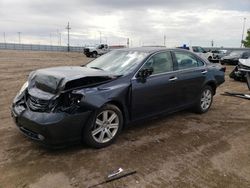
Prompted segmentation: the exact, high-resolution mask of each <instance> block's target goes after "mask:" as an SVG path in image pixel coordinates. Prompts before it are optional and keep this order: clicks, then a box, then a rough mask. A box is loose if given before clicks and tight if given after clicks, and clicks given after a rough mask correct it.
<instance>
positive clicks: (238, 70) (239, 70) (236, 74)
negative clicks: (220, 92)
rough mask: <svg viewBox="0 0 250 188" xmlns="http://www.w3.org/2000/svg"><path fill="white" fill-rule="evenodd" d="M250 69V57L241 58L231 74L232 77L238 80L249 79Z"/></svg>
mask: <svg viewBox="0 0 250 188" xmlns="http://www.w3.org/2000/svg"><path fill="white" fill-rule="evenodd" d="M249 70H250V59H240V60H239V64H238V65H237V66H236V67H235V68H234V70H233V71H232V72H231V73H230V74H229V76H230V78H232V79H234V80H236V81H243V82H245V81H247V75H248V74H249Z"/></svg>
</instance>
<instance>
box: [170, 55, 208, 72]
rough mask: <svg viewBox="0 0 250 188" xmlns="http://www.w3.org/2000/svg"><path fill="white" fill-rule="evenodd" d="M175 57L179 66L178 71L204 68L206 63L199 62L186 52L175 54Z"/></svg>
mask: <svg viewBox="0 0 250 188" xmlns="http://www.w3.org/2000/svg"><path fill="white" fill-rule="evenodd" d="M175 57H176V60H177V64H178V69H179V70H182V69H189V68H194V67H199V66H203V65H204V63H203V62H201V61H200V60H199V61H198V60H197V58H196V57H194V56H193V55H192V54H189V53H185V52H175Z"/></svg>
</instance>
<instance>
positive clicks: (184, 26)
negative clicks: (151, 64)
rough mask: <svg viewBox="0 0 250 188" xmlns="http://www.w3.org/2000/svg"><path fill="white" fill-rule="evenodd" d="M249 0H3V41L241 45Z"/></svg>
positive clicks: (248, 17) (248, 23)
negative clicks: (68, 26)
mask: <svg viewBox="0 0 250 188" xmlns="http://www.w3.org/2000/svg"><path fill="white" fill-rule="evenodd" d="M244 18H246V29H245V36H246V31H247V28H250V0H210V1H208V0H207V1H202V0H106V1H105V0H88V1H85V0H0V42H4V33H5V40H6V42H16V43H18V42H19V37H18V32H21V34H20V36H21V42H22V43H32V44H53V45H57V44H59V41H60V40H59V38H60V37H59V36H60V33H61V38H62V41H61V43H62V45H66V44H67V33H66V29H65V27H66V25H67V22H68V21H69V22H70V27H71V30H70V33H71V35H70V43H71V44H72V45H80V46H84V45H85V44H87V45H89V44H97V43H99V40H100V34H101V40H102V42H103V43H105V42H106V41H107V43H108V44H113V45H114V44H126V39H127V38H130V45H131V46H141V45H163V41H164V35H165V36H166V44H167V46H169V47H174V46H180V45H182V44H187V45H200V46H206V47H207V46H211V41H212V40H213V41H214V45H215V46H219V47H220V46H224V47H239V46H240V41H241V36H242V27H243V19H244Z"/></svg>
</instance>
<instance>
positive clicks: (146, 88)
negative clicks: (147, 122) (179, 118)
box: [131, 51, 179, 120]
mask: <svg viewBox="0 0 250 188" xmlns="http://www.w3.org/2000/svg"><path fill="white" fill-rule="evenodd" d="M146 68H153V73H152V75H150V76H148V77H147V78H145V79H141V78H133V79H132V80H131V82H132V119H133V120H137V119H141V118H144V117H148V116H152V115H154V114H158V113H160V112H165V111H170V110H172V109H174V108H176V107H177V106H178V100H179V96H178V95H179V93H178V87H177V85H176V84H178V82H177V77H176V72H174V65H173V60H172V55H171V52H170V51H166V52H159V53H157V54H155V55H153V56H151V58H150V59H148V60H147V62H146V63H145V64H144V65H143V66H142V68H141V69H140V70H143V69H146Z"/></svg>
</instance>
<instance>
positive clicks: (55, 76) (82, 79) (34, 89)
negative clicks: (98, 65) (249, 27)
mask: <svg viewBox="0 0 250 188" xmlns="http://www.w3.org/2000/svg"><path fill="white" fill-rule="evenodd" d="M114 78H116V76H114V75H112V74H110V73H108V72H105V71H102V70H96V69H91V68H87V67H79V66H65V67H53V68H45V69H39V70H37V71H34V72H32V73H31V74H30V76H29V86H28V91H29V93H30V94H31V95H41V96H44V97H45V96H46V97H45V98H51V96H54V95H55V94H57V93H59V92H61V91H65V90H71V89H74V88H78V87H88V86H93V85H96V84H100V83H103V82H106V81H109V80H112V79H114ZM44 97H43V98H44Z"/></svg>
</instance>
